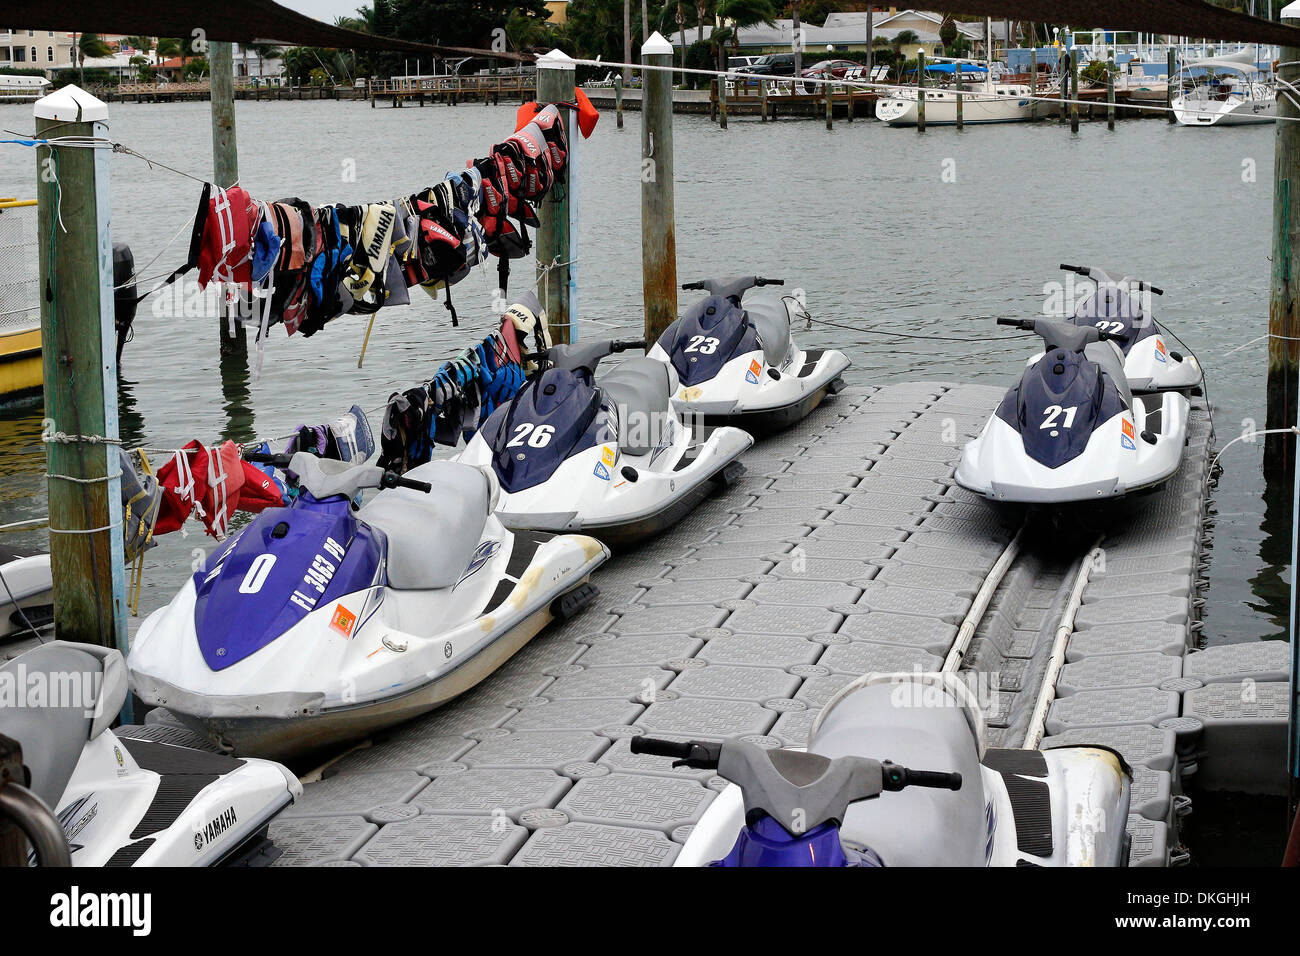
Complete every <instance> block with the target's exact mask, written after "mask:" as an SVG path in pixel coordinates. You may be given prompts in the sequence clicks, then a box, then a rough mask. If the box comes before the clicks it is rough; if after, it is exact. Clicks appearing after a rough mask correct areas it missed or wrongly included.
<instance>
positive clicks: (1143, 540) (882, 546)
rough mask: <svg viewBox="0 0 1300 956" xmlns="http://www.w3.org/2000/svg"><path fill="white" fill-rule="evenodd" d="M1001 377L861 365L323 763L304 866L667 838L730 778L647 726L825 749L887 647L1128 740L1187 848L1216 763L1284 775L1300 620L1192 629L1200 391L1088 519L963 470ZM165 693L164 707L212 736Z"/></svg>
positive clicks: (1098, 733)
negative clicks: (644, 750) (832, 701)
mask: <svg viewBox="0 0 1300 956" xmlns="http://www.w3.org/2000/svg"><path fill="white" fill-rule="evenodd" d="M1002 394H1003V390H1002V389H1000V388H989V387H984V386H974V385H955V384H946V383H909V384H898V385H890V386H885V387H881V388H877V389H867V388H850V389H848V390H846V391H844V392H842V393H841V394H840V395H839V396H837V397H835V398H834V399H833V400H831V401H828V402H827V403H826V404H825V405H824V406H823V407H822V408H821V409H819V410H818V411H817V412H815V413H814V414H813V415H811V416H810V417H809V418H808V419H807V420H806V421H805V422H803V423H802V424H801V425H800V426H797V427H796V428H794V429H791V430H790V431H788V432H785V433H783V434H782V435H778V436H776V437H775V438H773V439H770V440H767V441H764V442H761V443H759V444H758V445H757V446H756V447H755V448H754V449H753V450H752V451H751V453H750V454H749V455H748V456H747V457H746V458H745V459H744V461H745V464H746V466H747V468H748V473H747V474H746V475H745V476H744V477H743V478H742V479H741V480H740V481H739V482H737V483H736V484H735V485H733V486H732V487H731V488H730V489H729V490H728V491H727V492H726V493H725V494H722V495H720V496H718V497H715V498H713V499H711V500H709V501H707V502H705V504H704V505H703V506H701V507H700V508H699V509H698V510H697V512H696V513H695V514H693V515H692V516H690V517H689V518H688V519H687V520H685V521H684V522H682V524H681V525H679V526H678V527H676V528H674V529H673V530H672V531H670V532H669V533H667V534H665V535H663V536H662V537H660V538H658V539H655V540H653V541H651V542H649V543H648V544H647V545H646V546H644V547H641V548H639V549H637V550H635V551H633V552H631V553H629V554H626V555H623V556H620V557H617V558H615V559H614V560H613V561H611V562H610V563H609V564H608V565H606V566H605V567H604V568H602V569H601V570H600V571H599V572H597V574H596V575H595V577H594V578H593V580H594V581H596V583H597V584H598V585H599V586H600V588H601V595H600V597H599V599H598V602H597V603H596V605H594V606H593V607H592V608H590V609H589V610H588V611H587V612H586V613H584V614H583V615H581V616H579V617H578V618H577V619H575V620H573V621H570V622H567V623H565V624H563V625H559V626H553V627H551V628H549V629H548V630H546V631H544V632H543V633H542V634H541V635H539V636H538V637H537V638H535V639H534V640H533V641H532V642H531V643H530V644H529V645H528V646H527V647H525V648H524V649H523V650H522V651H521V652H520V653H519V654H517V655H516V656H515V657H514V658H513V659H512V660H511V661H510V662H509V663H507V664H506V665H505V666H504V667H503V668H502V669H501V670H500V671H498V672H497V673H496V674H495V675H493V676H492V677H491V678H489V679H488V680H487V681H485V682H484V683H482V684H481V685H479V686H478V687H477V688H475V689H474V690H473V691H471V692H469V693H467V694H466V695H464V697H462V698H461V699H459V700H458V701H455V702H454V703H452V704H451V705H449V706H447V707H444V708H442V709H441V710H439V711H436V712H434V713H433V714H430V715H428V716H426V717H424V718H421V719H418V720H416V721H413V722H411V723H409V724H406V725H404V726H401V727H398V728H396V729H394V730H393V731H391V732H389V733H387V734H386V735H384V736H383V737H380V738H377V739H375V740H373V741H370V742H367V743H366V744H364V745H362V746H361V747H358V748H355V749H353V750H351V751H350V752H348V753H347V754H345V755H343V756H341V757H340V758H338V759H336V760H334V761H333V762H331V763H329V764H327V765H326V766H325V767H324V768H323V770H322V771H320V772H318V773H316V774H313V775H311V776H310V777H309V778H308V782H307V784H306V788H305V794H304V796H303V798H302V799H301V800H300V801H299V802H298V803H297V804H296V805H294V806H293V807H291V808H290V809H289V810H288V811H286V812H285V813H284V814H283V815H282V816H281V817H279V818H278V819H277V820H276V821H275V822H274V823H273V824H272V827H271V838H272V840H273V841H274V843H275V844H276V846H277V847H278V848H279V849H281V850H283V852H284V855H283V856H282V857H281V858H280V859H279V860H278V865H295V864H298V865H304V864H305V865H317V864H326V863H329V864H336V865H349V864H351V865H384V864H403V865H409V864H493V863H496V864H502V863H508V864H511V865H555V864H568V865H593V864H603V865H609V864H617V865H630V864H636V865H668V864H671V863H672V861H673V859H674V858H675V857H676V855H677V853H678V851H679V850H680V848H681V845H682V843H683V842H684V841H685V839H686V837H687V835H688V834H689V832H690V829H691V827H692V825H693V824H694V823H695V822H696V821H697V820H699V818H700V815H701V814H702V813H703V812H704V809H705V808H706V807H707V806H708V804H709V802H710V801H711V800H712V799H713V797H714V795H715V794H716V793H717V792H718V791H719V790H720V789H721V788H722V787H723V786H724V785H725V784H724V782H723V781H722V780H721V778H719V777H717V776H716V775H714V774H712V773H707V772H699V771H693V770H676V771H675V770H673V769H672V768H671V767H670V766H669V762H668V761H666V760H663V759H658V758H652V757H644V756H634V755H632V754H631V753H630V752H629V750H628V738H629V737H631V736H633V735H634V734H638V733H653V734H656V735H659V736H669V737H683V738H684V737H703V738H722V737H729V736H735V735H745V736H747V737H749V738H750V739H753V740H756V741H760V742H762V743H764V744H769V745H772V746H777V745H790V746H803V745H805V744H806V742H807V734H808V730H809V727H810V725H811V723H812V720H813V718H814V717H815V716H816V714H817V711H818V709H819V708H820V707H821V706H822V705H823V704H824V703H825V702H826V700H827V699H828V698H829V697H830V695H831V694H833V693H834V692H835V690H836V689H838V688H839V687H840V686H842V685H843V684H845V683H846V682H848V681H850V680H852V679H853V678H855V677H857V676H858V675H860V674H861V673H863V672H866V671H898V670H910V669H913V668H923V669H928V670H933V669H938V668H940V667H943V666H945V665H947V666H949V667H950V668H953V669H957V670H959V671H963V672H967V673H968V676H969V677H970V678H971V680H972V685H973V686H974V687H975V689H976V690H977V694H979V696H980V697H981V702H982V704H983V705H984V706H985V708H986V710H987V711H988V712H989V724H990V730H989V737H990V741H989V742H990V745H991V746H999V747H1019V746H1022V745H1023V744H1024V742H1025V740H1026V736H1027V735H1031V734H1033V733H1034V730H1033V728H1034V726H1035V723H1037V724H1038V725H1041V726H1042V727H1043V728H1044V729H1045V730H1044V732H1045V735H1046V736H1045V739H1044V740H1043V744H1042V745H1043V746H1044V747H1052V746H1054V745H1057V744H1066V743H1076V742H1088V743H1096V744H1103V745H1107V746H1110V747H1113V748H1115V749H1116V750H1118V751H1120V752H1121V753H1122V754H1123V755H1124V757H1125V758H1126V760H1127V761H1128V762H1129V763H1130V764H1131V765H1132V766H1133V769H1134V793H1133V800H1132V805H1131V811H1132V812H1131V816H1130V818H1129V820H1128V822H1127V826H1128V832H1129V834H1130V836H1131V840H1132V844H1131V856H1130V862H1131V863H1132V864H1133V865H1143V866H1162V865H1169V864H1172V863H1178V862H1183V861H1185V860H1186V859H1187V851H1186V850H1185V849H1184V848H1183V847H1182V845H1181V842H1180V840H1179V820H1180V818H1181V817H1182V815H1183V814H1185V813H1186V811H1187V810H1188V809H1189V807H1188V801H1187V799H1186V797H1185V796H1184V794H1183V792H1184V787H1185V784H1186V783H1187V782H1188V781H1189V780H1190V778H1191V776H1192V775H1193V774H1195V775H1196V776H1197V779H1198V781H1200V783H1201V784H1202V785H1203V786H1207V787H1209V788H1210V789H1232V790H1244V791H1250V792H1266V791H1270V790H1273V789H1275V788H1276V787H1278V786H1280V785H1282V784H1283V783H1284V776H1285V775H1284V767H1285V757H1284V753H1285V741H1286V723H1287V722H1286V706H1287V685H1286V683H1285V681H1286V668H1287V660H1288V659H1289V658H1288V648H1287V645H1285V644H1282V643H1280V642H1273V643H1250V644H1237V645H1231V646H1224V647H1213V648H1209V649H1207V650H1203V651H1196V650H1194V648H1195V647H1196V646H1197V639H1198V634H1199V629H1200V622H1199V612H1200V608H1201V606H1202V604H1203V599H1202V598H1201V593H1202V589H1203V587H1204V585H1205V578H1204V570H1205V564H1204V562H1205V553H1204V552H1205V545H1206V536H1207V534H1208V533H1209V529H1210V527H1211V525H1212V521H1211V520H1209V518H1208V517H1207V509H1208V492H1209V486H1210V475H1209V468H1210V458H1211V446H1212V437H1213V436H1212V434H1211V423H1210V419H1209V416H1208V414H1207V412H1206V409H1205V406H1204V404H1203V402H1202V400H1200V399H1197V404H1195V405H1194V406H1193V416H1192V421H1191V425H1190V429H1189V433H1190V437H1189V445H1188V448H1187V453H1186V456H1185V459H1184V463H1183V466H1182V469H1181V470H1180V471H1179V473H1178V474H1177V475H1176V477H1175V478H1174V479H1173V480H1171V482H1170V483H1169V484H1168V485H1166V486H1165V488H1163V489H1162V490H1160V491H1159V492H1157V493H1155V494H1153V495H1151V496H1149V497H1147V498H1146V499H1144V502H1143V505H1142V507H1141V508H1140V509H1138V510H1136V512H1135V514H1134V515H1133V516H1132V517H1130V518H1127V519H1126V520H1124V521H1122V522H1118V523H1115V524H1113V525H1112V526H1111V527H1109V528H1101V529H1096V530H1089V531H1088V532H1087V534H1086V535H1085V536H1084V539H1086V540H1084V539H1081V540H1080V541H1079V542H1076V541H1075V540H1074V537H1077V536H1071V535H1058V534H1056V533H1055V532H1054V531H1053V529H1051V528H1047V529H1043V528H1040V527H1036V526H1034V525H1032V524H1023V523H1022V516H1020V515H1017V514H1014V513H1010V512H999V511H997V510H995V509H993V508H992V507H990V506H989V504H988V503H987V502H985V501H983V500H981V499H978V498H977V497H975V496H973V495H971V494H970V493H968V492H966V491H964V490H962V489H960V488H958V487H957V486H955V485H954V483H953V479H952V474H953V469H954V467H955V465H956V462H957V459H958V457H959V456H960V452H961V447H962V445H963V444H964V442H965V441H967V440H968V439H969V438H971V437H973V436H975V435H976V434H977V433H978V431H979V429H980V428H981V427H982V425H983V423H984V420H985V418H986V417H987V415H988V414H989V412H990V410H991V409H992V408H993V406H994V405H995V404H996V403H997V401H998V400H999V399H1000V398H1001V396H1002ZM955 643H956V644H957V646H958V647H959V648H960V647H964V648H965V650H964V653H954V644H955ZM1062 647H1064V654H1063V655H1060V654H1058V655H1057V658H1056V659H1055V660H1054V659H1053V650H1054V648H1055V649H1057V650H1059V649H1060V648H1062ZM1044 688H1046V690H1044ZM1040 698H1041V699H1042V701H1041V704H1042V706H1041V707H1040ZM1049 703H1050V706H1047V705H1048V704H1049ZM1044 713H1045V719H1043V714H1044ZM166 720H167V718H166V716H165V715H164V716H163V717H162V721H163V722H162V723H155V724H154V731H155V732H156V733H158V734H160V735H171V734H180V733H187V732H182V731H181V730H180V729H179V728H177V727H172V726H168V725H167V724H166ZM878 756H880V757H888V741H881V742H880V753H879V754H878Z"/></svg>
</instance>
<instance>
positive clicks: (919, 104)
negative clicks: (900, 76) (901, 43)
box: [916, 50, 925, 133]
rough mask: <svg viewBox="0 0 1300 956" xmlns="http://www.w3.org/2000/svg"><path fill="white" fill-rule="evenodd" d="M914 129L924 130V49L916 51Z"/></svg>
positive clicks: (922, 131)
mask: <svg viewBox="0 0 1300 956" xmlns="http://www.w3.org/2000/svg"><path fill="white" fill-rule="evenodd" d="M916 131H917V132H918V133H924V132H925V51H924V50H917V51H916Z"/></svg>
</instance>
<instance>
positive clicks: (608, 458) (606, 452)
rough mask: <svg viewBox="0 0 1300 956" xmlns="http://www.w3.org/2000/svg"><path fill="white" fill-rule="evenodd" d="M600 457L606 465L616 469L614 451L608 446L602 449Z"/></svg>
mask: <svg viewBox="0 0 1300 956" xmlns="http://www.w3.org/2000/svg"><path fill="white" fill-rule="evenodd" d="M600 457H601V460H602V461H604V462H605V464H606V465H608V466H609V467H611V468H613V467H614V457H615V454H614V449H612V448H610V447H609V446H608V445H606V446H605V447H604V448H602V449H601V451H600Z"/></svg>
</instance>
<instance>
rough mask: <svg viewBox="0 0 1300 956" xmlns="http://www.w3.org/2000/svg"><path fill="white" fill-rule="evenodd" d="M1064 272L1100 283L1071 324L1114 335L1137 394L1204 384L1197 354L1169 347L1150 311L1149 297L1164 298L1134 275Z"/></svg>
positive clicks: (1085, 269) (1080, 269)
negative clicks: (1148, 295) (1117, 275)
mask: <svg viewBox="0 0 1300 956" xmlns="http://www.w3.org/2000/svg"><path fill="white" fill-rule="evenodd" d="M1061 268H1062V269H1064V270H1065V271H1066V272H1074V273H1077V274H1078V275H1081V276H1085V277H1087V278H1089V279H1091V280H1092V281H1093V282H1095V283H1096V284H1097V287H1096V289H1094V290H1093V291H1092V292H1090V293H1089V294H1088V295H1087V296H1085V297H1084V299H1083V300H1082V301H1081V302H1080V303H1079V305H1078V307H1077V308H1076V309H1075V311H1074V315H1072V316H1071V317H1070V318H1069V319H1068V321H1070V322H1073V323H1074V324H1075V325H1092V326H1095V327H1096V328H1098V329H1101V330H1102V331H1103V332H1106V333H1107V334H1109V335H1110V336H1111V341H1113V342H1114V343H1115V344H1116V345H1117V346H1118V347H1119V350H1120V352H1121V353H1122V354H1123V356H1124V375H1125V376H1126V377H1127V378H1128V384H1129V388H1131V389H1132V390H1133V391H1135V392H1161V391H1165V390H1167V389H1178V390H1188V389H1193V388H1197V387H1198V386H1200V384H1201V378H1202V374H1203V373H1202V370H1201V365H1200V363H1199V362H1198V361H1197V360H1196V356H1194V355H1183V354H1182V353H1181V352H1178V351H1175V350H1174V349H1171V348H1169V346H1168V344H1167V343H1166V342H1165V336H1164V334H1163V331H1162V329H1161V327H1160V324H1159V323H1158V322H1156V320H1155V317H1154V316H1153V315H1152V314H1151V310H1150V309H1149V308H1147V307H1146V304H1147V303H1148V302H1149V301H1150V300H1149V299H1148V298H1147V295H1146V294H1147V293H1150V294H1153V295H1164V294H1165V293H1164V290H1162V289H1159V288H1157V287H1155V286H1153V285H1151V284H1149V283H1146V282H1143V281H1141V280H1140V279H1135V278H1134V277H1133V276H1125V277H1124V278H1122V279H1112V278H1111V277H1110V276H1109V275H1107V274H1106V273H1105V272H1103V271H1102V270H1101V269H1097V268H1094V267H1091V266H1070V265H1065V264H1062V265H1061Z"/></svg>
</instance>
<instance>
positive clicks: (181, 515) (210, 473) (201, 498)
mask: <svg viewBox="0 0 1300 956" xmlns="http://www.w3.org/2000/svg"><path fill="white" fill-rule="evenodd" d="M243 466H244V462H243V461H242V460H241V459H240V457H239V446H238V445H236V444H235V443H234V442H233V441H227V442H226V443H225V444H223V445H222V446H221V447H220V448H216V449H209V448H205V447H204V446H203V444H202V443H201V442H199V441H197V440H195V441H191V442H189V443H188V444H187V445H185V446H184V447H182V448H181V449H180V450H178V451H177V452H176V453H175V454H174V455H172V457H171V459H170V460H169V461H168V462H167V464H165V465H163V466H162V467H161V468H159V469H158V484H159V486H160V487H161V488H162V501H161V502H160V505H159V509H158V521H157V523H156V524H155V526H154V533H155V534H166V533H167V532H169V531H176V530H178V529H179V528H180V527H181V526H182V525H183V524H184V523H185V521H186V519H187V518H189V517H190V516H191V515H194V516H195V517H197V518H199V519H200V520H201V521H202V522H203V526H204V527H205V528H207V531H208V534H210V535H212V536H213V537H214V538H216V539H217V540H222V539H224V538H225V536H226V531H227V530H228V529H229V523H230V516H231V515H232V514H234V512H235V508H236V506H237V503H238V501H239V491H240V488H242V487H243V485H244V482H245V480H246V475H245V472H244V467H243Z"/></svg>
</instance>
